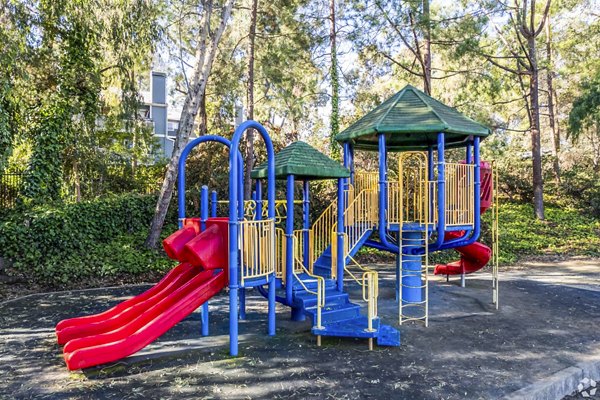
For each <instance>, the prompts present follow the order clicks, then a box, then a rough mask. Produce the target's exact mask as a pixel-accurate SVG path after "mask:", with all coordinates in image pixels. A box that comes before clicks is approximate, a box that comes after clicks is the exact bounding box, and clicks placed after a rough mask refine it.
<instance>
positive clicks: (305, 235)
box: [302, 180, 312, 271]
mask: <svg viewBox="0 0 600 400" xmlns="http://www.w3.org/2000/svg"><path fill="white" fill-rule="evenodd" d="M309 189H310V188H309V183H308V180H305V181H304V182H303V183H302V223H303V225H302V246H303V248H302V259H303V260H304V266H305V267H306V269H308V270H309V271H311V268H312V265H310V264H311V260H310V243H309V241H310V235H309V231H310V193H309Z"/></svg>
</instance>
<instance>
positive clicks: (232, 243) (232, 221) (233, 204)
mask: <svg viewBox="0 0 600 400" xmlns="http://www.w3.org/2000/svg"><path fill="white" fill-rule="evenodd" d="M250 128H254V129H255V130H256V131H257V132H258V133H259V134H260V135H261V136H262V138H263V141H264V143H265V147H266V149H267V200H268V217H269V219H272V218H275V161H274V157H275V154H274V153H275V152H274V149H273V142H272V141H271V138H270V137H269V134H268V133H267V131H266V129H265V128H264V127H263V126H262V125H261V124H259V123H258V122H256V121H245V122H244V123H242V124H241V125H240V126H238V127H237V129H236V130H235V132H234V133H233V138H232V140H231V149H232V150H231V151H230V152H229V170H230V172H229V353H230V354H231V355H232V356H237V355H238V324H239V321H238V290H239V278H238V269H239V259H238V228H239V215H240V211H241V214H242V218H243V212H244V210H243V208H244V202H243V198H242V199H241V201H240V193H239V192H240V191H241V192H242V195H243V187H242V185H243V166H242V165H241V164H240V163H238V159H237V157H236V155H237V154H239V150H238V149H239V146H240V141H241V138H242V135H243V134H244V133H245V132H246V131H247V130H248V129H250ZM234 149H235V150H234ZM240 157H241V156H240ZM240 208H241V210H240ZM269 297H271V296H269ZM274 306H275V305H274V303H272V299H269V307H274Z"/></svg>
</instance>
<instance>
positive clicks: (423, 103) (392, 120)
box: [335, 85, 491, 151]
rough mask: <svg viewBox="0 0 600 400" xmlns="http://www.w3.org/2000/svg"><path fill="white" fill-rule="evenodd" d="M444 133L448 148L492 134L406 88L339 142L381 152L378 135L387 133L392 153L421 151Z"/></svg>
mask: <svg viewBox="0 0 600 400" xmlns="http://www.w3.org/2000/svg"><path fill="white" fill-rule="evenodd" d="M440 132H444V133H445V139H446V147H459V146H464V144H465V141H466V140H467V139H468V137H469V136H471V135H474V136H481V137H485V136H488V135H489V134H490V133H491V131H490V129H489V128H487V127H486V126H484V125H481V124H480V123H478V122H475V121H473V120H472V119H470V118H468V117H466V116H464V115H463V114H461V113H460V112H458V111H456V109H454V108H452V107H449V106H447V105H445V104H442V103H440V102H439V101H437V100H436V99H434V98H433V97H431V96H428V95H427V94H425V93H423V92H422V91H420V90H419V89H417V88H415V87H413V86H411V85H406V86H405V87H404V89H402V90H401V91H399V92H398V93H396V94H395V95H393V96H392V97H390V98H389V99H387V100H386V101H384V102H383V103H382V104H380V105H379V106H378V107H376V108H375V109H373V110H371V111H370V112H369V113H367V114H366V115H365V116H364V117H362V118H361V119H359V120H358V121H356V122H355V123H354V124H352V125H350V126H349V127H348V128H346V129H345V130H344V131H343V132H341V133H340V134H338V135H337V136H336V137H335V139H336V140H337V141H338V142H347V141H350V142H352V143H353V144H354V147H355V148H358V149H364V150H377V148H378V139H377V135H378V134H380V133H385V134H386V146H387V148H388V150H391V151H404V150H421V149H426V148H427V147H428V146H431V145H435V144H436V143H437V134H438V133H440Z"/></svg>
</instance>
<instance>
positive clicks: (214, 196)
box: [210, 190, 219, 218]
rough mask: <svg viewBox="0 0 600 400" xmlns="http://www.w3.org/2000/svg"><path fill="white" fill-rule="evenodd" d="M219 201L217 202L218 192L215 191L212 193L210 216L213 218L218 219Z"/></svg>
mask: <svg viewBox="0 0 600 400" xmlns="http://www.w3.org/2000/svg"><path fill="white" fill-rule="evenodd" d="M218 204H219V203H218V201H217V191H216V190H213V191H212V192H210V216H211V217H212V218H216V216H217V205H218Z"/></svg>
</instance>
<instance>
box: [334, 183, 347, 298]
mask: <svg viewBox="0 0 600 400" xmlns="http://www.w3.org/2000/svg"><path fill="white" fill-rule="evenodd" d="M344 181H345V179H344V178H339V179H338V182H337V197H338V208H337V238H336V239H337V254H336V256H337V260H336V267H337V282H336V284H337V285H336V287H337V290H339V291H340V292H341V291H342V290H344V266H345V264H346V260H345V258H346V256H345V251H344V249H345V247H344V234H345V230H344V211H345V209H346V204H345V202H344V186H345V182H344Z"/></svg>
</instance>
